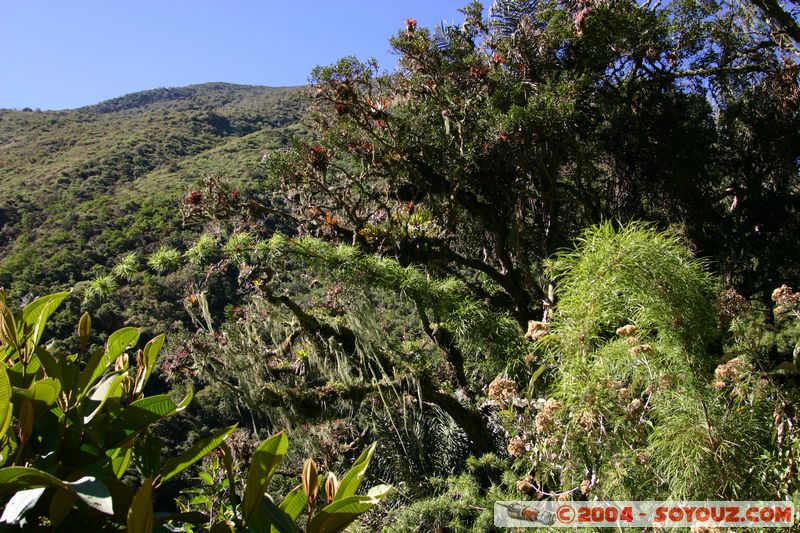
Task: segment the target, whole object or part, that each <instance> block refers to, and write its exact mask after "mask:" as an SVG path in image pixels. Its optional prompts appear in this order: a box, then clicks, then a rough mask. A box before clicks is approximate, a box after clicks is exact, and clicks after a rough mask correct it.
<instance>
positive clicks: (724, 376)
mask: <svg viewBox="0 0 800 533" xmlns="http://www.w3.org/2000/svg"><path fill="white" fill-rule="evenodd" d="M749 370H750V365H748V364H747V363H745V362H744V361H742V360H741V359H739V358H738V357H734V358H733V359H731V360H730V361H728V362H727V363H725V364H722V365H719V366H718V367H717V368H716V369H715V370H714V377H715V378H716V380H715V381H714V388H715V389H717V390H722V389H724V388H725V387H727V386H728V385H735V384H736V383H738V382H739V381H740V380H741V378H742V375H743V374H744V373H745V372H748V371H749Z"/></svg>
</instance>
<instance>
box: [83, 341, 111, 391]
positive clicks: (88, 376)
mask: <svg viewBox="0 0 800 533" xmlns="http://www.w3.org/2000/svg"><path fill="white" fill-rule="evenodd" d="M106 368H108V359H107V358H106V354H105V352H104V351H103V350H95V351H94V352H92V355H91V356H90V357H89V361H88V362H87V363H86V366H85V367H83V370H82V371H81V375H80V378H78V390H77V392H78V398H77V400H80V399H81V398H83V396H85V395H86V394H87V393H88V391H89V388H91V387H92V385H94V383H95V381H97V380H98V379H100V376H102V375H103V372H105V371H106ZM77 400H76V401H77Z"/></svg>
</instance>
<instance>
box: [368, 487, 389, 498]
mask: <svg viewBox="0 0 800 533" xmlns="http://www.w3.org/2000/svg"><path fill="white" fill-rule="evenodd" d="M391 490H392V486H391V485H375V486H374V487H372V488H370V489H369V490H368V491H367V496H369V497H370V498H375V499H378V500H382V499H383V498H384V497H385V496H386V495H387V494H389V492H391Z"/></svg>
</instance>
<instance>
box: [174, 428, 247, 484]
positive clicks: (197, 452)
mask: <svg viewBox="0 0 800 533" xmlns="http://www.w3.org/2000/svg"><path fill="white" fill-rule="evenodd" d="M235 429H236V424H234V425H232V426H228V427H226V428H223V429H221V430H218V431H217V432H216V433H214V434H213V435H211V436H210V437H207V438H205V439H202V440H201V441H200V442H198V443H196V444H195V445H194V446H192V447H191V448H189V449H188V450H187V451H186V452H184V453H182V454H181V455H179V456H178V457H173V458H172V459H170V460H169V461H167V463H166V464H165V465H164V467H163V468H162V469H161V481H162V482H164V481H166V480H168V479H170V478H172V477H174V476H176V475H178V474H180V473H181V472H183V471H184V470H186V469H187V468H189V467H190V466H192V465H193V464H194V463H196V462H197V461H199V460H200V459H202V458H203V457H205V456H206V455H208V453H209V452H211V450H213V449H214V448H216V447H217V446H219V444H220V443H221V442H222V441H224V440H225V439H226V438H228V435H230V434H231V433H233V430H235Z"/></svg>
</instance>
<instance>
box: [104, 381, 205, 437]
mask: <svg viewBox="0 0 800 533" xmlns="http://www.w3.org/2000/svg"><path fill="white" fill-rule="evenodd" d="M193 395H194V393H193V391H192V390H191V389H189V391H188V392H187V394H186V397H185V398H184V399H183V400H182V401H181V402H180V403H177V404H176V403H175V402H174V401H173V400H172V398H170V397H169V396H168V395H166V394H159V395H156V396H148V397H147V398H142V399H141V400H136V401H135V402H132V403H131V404H130V405H129V406H128V407H126V408H125V409H124V410H123V411H122V413H120V414H119V416H118V417H117V418H116V419H115V420H114V423H113V424H112V426H111V431H110V432H109V439H108V441H107V443H106V445H107V446H109V447H111V448H114V447H117V446H123V445H125V444H127V441H128V440H130V438H131V437H133V436H135V435H136V434H137V433H138V432H139V431H141V430H143V429H145V428H147V427H149V426H150V425H151V424H154V423H155V422H157V421H159V420H161V419H162V418H165V417H167V416H170V415H173V414H175V413H177V412H179V411H182V410H183V409H185V408H186V407H187V406H188V405H189V403H190V402H191V401H192V397H193Z"/></svg>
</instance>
